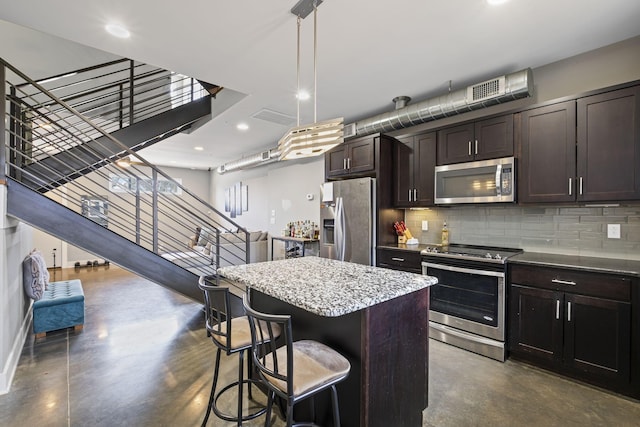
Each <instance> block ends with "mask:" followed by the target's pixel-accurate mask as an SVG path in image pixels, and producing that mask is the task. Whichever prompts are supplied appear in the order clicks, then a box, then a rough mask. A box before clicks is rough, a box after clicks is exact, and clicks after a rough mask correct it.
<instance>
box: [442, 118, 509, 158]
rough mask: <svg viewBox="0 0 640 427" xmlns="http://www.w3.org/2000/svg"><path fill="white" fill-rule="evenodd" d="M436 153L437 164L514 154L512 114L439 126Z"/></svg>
mask: <svg viewBox="0 0 640 427" xmlns="http://www.w3.org/2000/svg"><path fill="white" fill-rule="evenodd" d="M437 154H438V157H437V164H438V165H447V164H452V163H462V162H469V161H473V160H487V159H496V158H500V157H509V156H513V115H512V114H507V115H504V116H499V117H494V118H491V119H486V120H481V121H477V122H473V123H467V124H463V125H460V126H453V127H450V128H445V129H442V130H439V131H438V149H437Z"/></svg>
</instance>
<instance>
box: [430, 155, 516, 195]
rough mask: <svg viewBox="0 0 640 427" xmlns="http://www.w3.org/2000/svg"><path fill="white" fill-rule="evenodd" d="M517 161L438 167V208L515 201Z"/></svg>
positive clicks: (505, 160)
mask: <svg viewBox="0 0 640 427" xmlns="http://www.w3.org/2000/svg"><path fill="white" fill-rule="evenodd" d="M515 166H516V164H515V159H514V158H513V157H503V158H500V159H491V160H482V161H477V162H468V163H458V164H454V165H443V166H436V169H435V174H436V175H435V202H436V204H456V203H495V202H514V201H515V179H516V170H515Z"/></svg>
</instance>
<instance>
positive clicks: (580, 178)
mask: <svg viewBox="0 0 640 427" xmlns="http://www.w3.org/2000/svg"><path fill="white" fill-rule="evenodd" d="M579 182H580V195H581V196H582V177H580V181H579Z"/></svg>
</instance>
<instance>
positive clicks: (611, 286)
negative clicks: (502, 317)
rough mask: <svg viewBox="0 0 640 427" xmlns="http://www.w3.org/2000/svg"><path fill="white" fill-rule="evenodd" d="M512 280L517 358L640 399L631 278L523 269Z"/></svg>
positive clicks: (512, 346) (515, 269)
mask: <svg viewBox="0 0 640 427" xmlns="http://www.w3.org/2000/svg"><path fill="white" fill-rule="evenodd" d="M509 277H510V279H509V280H510V287H509V291H510V294H509V328H508V331H509V334H508V348H509V351H510V355H511V356H512V357H514V358H517V359H522V360H525V361H527V362H530V363H533V364H535V365H538V366H540V367H543V368H547V369H551V370H553V371H556V372H559V373H562V374H565V375H568V376H571V377H574V378H576V379H579V380H582V381H585V382H589V383H591V384H595V385H598V386H600V387H603V388H607V389H611V390H614V391H617V392H620V393H624V394H628V395H631V396H634V397H638V395H639V394H640V391H639V390H638V385H637V384H634V381H633V378H632V373H631V369H632V365H633V364H632V360H631V356H632V342H633V336H632V327H633V322H632V316H631V314H632V310H631V306H632V304H631V301H632V300H631V285H632V283H631V282H632V280H631V279H630V278H626V277H621V276H617V275H608V274H599V273H591V274H586V273H585V272H577V271H572V270H568V269H567V270H565V269H560V268H543V267H531V266H519V265H513V266H510V267H509ZM635 333H636V334H637V331H636V332H635ZM636 339H637V338H636ZM635 357H637V356H635ZM634 369H635V368H634Z"/></svg>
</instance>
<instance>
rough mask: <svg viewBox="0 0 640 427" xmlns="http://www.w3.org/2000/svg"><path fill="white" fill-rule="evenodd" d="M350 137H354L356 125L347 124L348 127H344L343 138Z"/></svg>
mask: <svg viewBox="0 0 640 427" xmlns="http://www.w3.org/2000/svg"><path fill="white" fill-rule="evenodd" d="M352 136H356V124H355V123H349V124H348V125H344V130H343V137H344V138H350V137H352Z"/></svg>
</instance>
